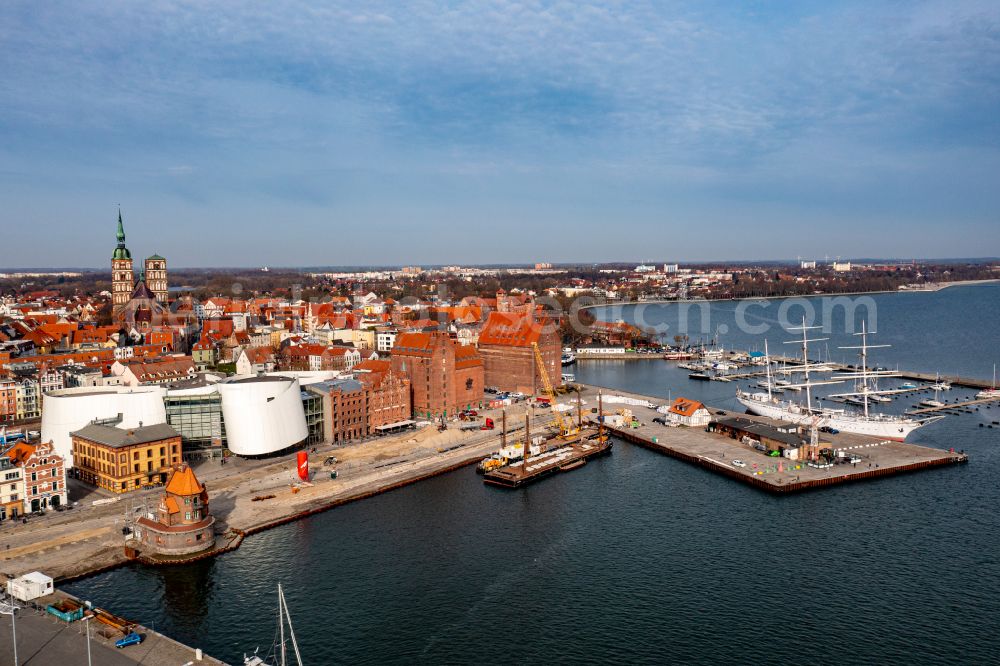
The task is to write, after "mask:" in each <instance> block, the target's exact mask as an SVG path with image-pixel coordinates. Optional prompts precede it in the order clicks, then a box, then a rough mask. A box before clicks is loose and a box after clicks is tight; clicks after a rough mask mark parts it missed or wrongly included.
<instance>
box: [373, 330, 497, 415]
mask: <svg viewBox="0 0 1000 666" xmlns="http://www.w3.org/2000/svg"><path fill="white" fill-rule="evenodd" d="M392 370H393V372H396V373H399V374H401V375H404V376H406V377H408V378H409V380H410V395H411V397H412V405H413V414H414V416H417V417H421V418H437V417H439V416H445V417H448V416H453V415H455V414H457V413H458V412H460V411H462V410H463V409H467V408H471V407H479V406H480V405H481V403H482V400H483V386H484V383H483V361H482V359H481V358H480V357H479V352H478V351H477V350H476V348H475V347H472V346H471V345H461V344H458V343H457V342H455V341H454V340H452V339H451V338H450V337H449V336H448V334H447V333H445V332H443V331H429V332H424V333H400V334H399V336H397V338H396V344H395V346H394V347H393V348H392Z"/></svg>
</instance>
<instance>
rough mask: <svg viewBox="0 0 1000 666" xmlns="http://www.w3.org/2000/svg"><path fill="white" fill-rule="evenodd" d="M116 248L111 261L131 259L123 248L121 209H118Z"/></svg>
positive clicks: (129, 253) (123, 230)
mask: <svg viewBox="0 0 1000 666" xmlns="http://www.w3.org/2000/svg"><path fill="white" fill-rule="evenodd" d="M117 238H118V247H116V248H115V251H114V254H112V255H111V258H112V259H131V258H132V253H131V252H129V251H128V248H127V247H125V225H123V224H122V209H121V207H119V208H118V234H117Z"/></svg>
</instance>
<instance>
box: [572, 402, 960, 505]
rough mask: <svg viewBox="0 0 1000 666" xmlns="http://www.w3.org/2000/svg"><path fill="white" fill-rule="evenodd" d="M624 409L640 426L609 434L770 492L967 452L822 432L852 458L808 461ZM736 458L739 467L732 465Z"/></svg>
mask: <svg viewBox="0 0 1000 666" xmlns="http://www.w3.org/2000/svg"><path fill="white" fill-rule="evenodd" d="M597 390H598V389H597V387H587V393H588V394H591V393H596V391H597ZM602 390H603V391H604V392H605V396H606V397H607V396H609V395H612V394H615V395H621V396H625V397H627V398H631V399H633V400H634V401H636V402H638V403H641V402H648V403H650V404H653V405H655V404H658V403H659V404H662V403H663V402H664V401H663V400H661V399H658V398H655V397H649V396H642V395H637V394H632V393H628V392H624V391H617V390H614V389H607V388H605V389H602ZM629 409H630V410H631V411H632V413H633V415H634V416H635V417H636V418H637V420H638V422H639V423H640V424H641V425H640V426H639V427H638V428H632V427H614V428H612V427H609V428H608V431H609V432H610V433H611V434H612V435H613V436H614V437H618V438H620V439H622V440H624V441H626V442H629V443H631V444H635V445H638V446H642V447H643V448H646V449H649V450H651V451H656V452H658V453H662V454H664V455H667V456H670V457H671V458H676V459H678V460H683V461H684V462H687V463H690V464H693V465H697V466H699V467H702V468H704V469H707V470H709V471H711V472H713V473H716V474H722V475H723V476H727V477H729V478H731V479H735V480H737V481H741V482H743V483H746V484H748V485H751V486H754V487H755V488H758V489H760V490H764V491H767V492H771V493H776V494H790V493H795V492H800V491H804V490H810V489H816V488H823V487H829V486H833V485H839V484H842V483H850V482H854V481H863V480H869V479H876V478H881V477H886V476H893V475H896V474H902V473H906V472H913V471H918V470H924V469H930V468H934V467H942V466H951V465H955V464H960V463H965V462H967V461H968V456H966V455H965V454H964V453H962V452H955V451H943V450H940V449H933V448H930V447H926V446H920V445H917V444H908V443H905V442H892V441H888V440H879V439H877V438H874V437H868V436H864V435H855V434H852V433H838V434H835V435H833V434H828V433H823V434H822V437H821V441H820V446H821V447H823V448H830V449H833V450H837V451H846V452H848V453H850V455H851V456H853V457H855V458H856V459H857V462H855V463H841V464H831V465H823V466H819V465H811V464H810V463H809V462H808V461H805V460H789V459H785V458H780V457H779V458H775V457H772V456H769V455H767V454H766V453H763V452H760V451H758V450H756V449H754V448H751V447H750V446H747V445H746V444H743V443H742V442H741V441H739V440H737V439H733V438H731V437H730V436H728V435H725V434H721V433H713V432H708V431H707V430H706V428H704V427H686V426H676V427H671V426H665V425H659V424H656V423H653V418H655V417H657V416H661V417H662V414H660V413H658V412H657V411H656V410H655V408H652V407H648V406H642V405H641V404H629ZM710 409H711V412H712V415H713V416H712V418H713V419H727V418H735V417H738V418H740V419H747V420H749V421H754V422H757V423H763V424H768V425H774V424H775V422H774V421H772V420H770V419H767V418H764V417H760V416H752V415H748V414H743V413H740V412H733V411H729V410H723V409H717V408H710ZM737 460H738V461H742V462H743V463H744V465H745V466H737V465H734V461H737Z"/></svg>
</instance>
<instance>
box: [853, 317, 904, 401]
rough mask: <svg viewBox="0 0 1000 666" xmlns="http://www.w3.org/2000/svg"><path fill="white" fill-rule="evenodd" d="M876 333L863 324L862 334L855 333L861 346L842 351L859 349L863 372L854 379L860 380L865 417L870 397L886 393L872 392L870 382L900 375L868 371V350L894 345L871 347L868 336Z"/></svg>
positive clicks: (860, 392)
mask: <svg viewBox="0 0 1000 666" xmlns="http://www.w3.org/2000/svg"><path fill="white" fill-rule="evenodd" d="M874 333H875V332H874V331H869V330H868V323H867V322H866V321H862V322H861V332H860V333H854V335H855V336H860V337H861V344H860V345H854V346H849V347H841V348H840V349H857V350H858V358H859V359H860V360H861V372H860V373H856V374H854V377H855V378H856V379H857V380H859V381H858V386H857V387H856V388H858V391H857V395H860V396H861V404H862V406H863V408H864V414H865V417H867V416H868V403H869V398H868V396H870V395H872V394H875V393H885V391H878V390H872V389H871V387H870V386H869V385H868V382H869V380H870V379H872V378H873V377H894V376H895V377H898V376H899V374H898V373H882V372H872V371H871V370H869V369H868V350H869V349H878V348H882V347H891V346H892V345H870V344H868V335H869V334H872V335H874Z"/></svg>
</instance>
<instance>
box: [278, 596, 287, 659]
mask: <svg viewBox="0 0 1000 666" xmlns="http://www.w3.org/2000/svg"><path fill="white" fill-rule="evenodd" d="M284 598H285V595H284V594H282V592H281V583H278V636H279V638H278V644H279V645H280V646H281V666H287V664H286V662H285V613H284V612H283V611H282V608H281V607H282V603H283V602H282V599H284Z"/></svg>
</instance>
